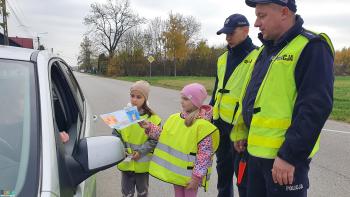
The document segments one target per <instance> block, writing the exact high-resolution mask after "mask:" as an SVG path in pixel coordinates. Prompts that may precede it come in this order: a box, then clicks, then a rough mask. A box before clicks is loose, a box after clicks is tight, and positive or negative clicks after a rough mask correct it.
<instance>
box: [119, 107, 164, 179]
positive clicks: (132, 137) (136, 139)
mask: <svg viewBox="0 0 350 197" xmlns="http://www.w3.org/2000/svg"><path fill="white" fill-rule="evenodd" d="M144 118H145V119H147V120H148V121H149V122H152V123H153V124H155V125H159V124H160V122H161V119H160V117H159V116H158V115H155V114H153V115H152V116H150V117H148V115H143V116H141V119H144ZM118 132H119V134H120V135H121V136H122V139H123V141H124V143H125V145H126V147H127V152H128V153H129V154H131V153H132V152H133V150H137V149H140V148H141V147H142V145H143V144H144V143H145V142H146V141H147V140H148V136H147V135H146V134H145V129H143V128H141V127H140V126H139V125H138V124H133V125H130V126H128V127H126V128H124V129H122V130H120V131H118ZM151 158H152V153H148V154H147V155H145V156H143V157H141V158H140V159H139V160H137V161H134V160H131V161H122V162H121V163H119V164H118V165H117V167H118V169H119V170H121V171H131V172H135V173H146V172H148V169H149V161H150V160H151Z"/></svg>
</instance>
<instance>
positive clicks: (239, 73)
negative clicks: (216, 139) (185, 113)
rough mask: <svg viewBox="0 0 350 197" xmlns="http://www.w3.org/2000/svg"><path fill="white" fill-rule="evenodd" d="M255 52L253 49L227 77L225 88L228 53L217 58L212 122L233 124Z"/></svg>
mask: <svg viewBox="0 0 350 197" xmlns="http://www.w3.org/2000/svg"><path fill="white" fill-rule="evenodd" d="M257 52H258V51H257V50H256V49H254V50H253V51H251V52H250V53H249V54H248V55H247V56H246V57H245V58H244V60H243V61H242V62H241V63H240V64H239V65H238V66H237V67H236V68H235V70H234V71H233V73H232V74H231V76H230V77H229V79H228V81H227V83H226V85H225V87H224V85H223V83H224V78H225V72H226V67H227V66H226V64H227V56H228V51H226V52H225V53H224V54H222V55H221V56H220V57H219V58H218V62H217V77H218V84H217V89H216V92H215V104H214V107H213V119H214V120H217V119H219V118H221V119H222V120H223V121H225V122H227V123H229V124H233V119H234V116H235V113H236V112H237V110H238V107H239V102H238V101H239V97H240V95H241V92H242V86H243V82H244V79H245V77H246V75H247V72H248V68H249V65H250V63H251V62H252V58H253V57H255V54H256V53H257Z"/></svg>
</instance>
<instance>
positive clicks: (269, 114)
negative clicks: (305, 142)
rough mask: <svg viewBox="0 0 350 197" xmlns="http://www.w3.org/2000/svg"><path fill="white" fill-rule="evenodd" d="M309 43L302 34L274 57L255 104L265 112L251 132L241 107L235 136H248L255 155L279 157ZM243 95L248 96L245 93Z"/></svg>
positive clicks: (250, 70) (247, 79)
mask: <svg viewBox="0 0 350 197" xmlns="http://www.w3.org/2000/svg"><path fill="white" fill-rule="evenodd" d="M319 35H320V36H322V37H324V38H325V40H326V41H327V43H328V44H329V45H330V48H331V49H332V48H333V46H332V43H331V42H330V39H329V38H328V36H325V34H319ZM308 42H309V40H308V39H307V38H306V37H305V36H303V35H299V36H297V37H296V38H294V39H293V40H292V41H291V42H290V43H289V44H288V45H287V46H285V47H284V48H283V49H282V50H281V51H280V52H279V53H278V54H277V55H276V56H275V57H274V58H273V59H272V61H271V63H270V66H269V69H268V71H267V73H266V75H265V78H264V80H263V82H262V84H261V86H260V88H259V91H258V94H257V97H256V100H255V103H254V108H260V109H261V111H259V112H258V113H255V114H253V117H252V122H251V125H250V128H249V134H248V132H247V128H246V126H245V124H244V121H243V118H242V109H241V108H240V109H239V110H238V115H237V117H236V118H235V121H234V123H235V127H234V129H233V132H232V133H231V139H233V140H234V141H237V140H239V139H242V138H244V136H246V135H248V152H249V153H250V154H251V155H254V156H256V157H262V158H268V159H273V158H275V157H276V156H277V152H278V150H279V149H280V147H281V146H282V144H283V142H284V140H285V134H286V131H287V129H288V128H289V127H290V125H291V121H292V113H293V110H294V104H295V100H296V97H297V90H296V85H295V78H294V70H295V66H296V64H297V62H298V60H299V56H300V54H301V53H302V50H303V49H304V48H305V46H306V45H307V44H308ZM262 50H263V47H262V48H260V50H259V53H258V54H257V55H256V57H255V58H254V59H255V61H256V59H257V58H258V56H259V54H260V53H261V51H262ZM253 69H254V65H252V66H251V67H250V68H249V71H248V75H247V78H246V80H245V83H244V85H243V87H244V91H243V92H245V91H246V87H247V85H248V84H249V81H250V77H251V75H252V72H253ZM241 98H244V93H243V94H242V96H241ZM240 102H242V100H240ZM319 141H320V137H318V140H317V142H316V144H315V146H314V148H313V150H312V152H311V154H310V156H309V157H310V158H311V157H313V156H314V155H315V154H316V152H317V151H318V149H319Z"/></svg>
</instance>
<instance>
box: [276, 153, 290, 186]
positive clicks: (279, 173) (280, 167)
mask: <svg viewBox="0 0 350 197" xmlns="http://www.w3.org/2000/svg"><path fill="white" fill-rule="evenodd" d="M271 171H272V179H273V182H275V183H278V184H280V185H290V184H292V183H293V180H294V171H295V167H294V166H293V165H291V164H289V163H288V162H286V161H284V160H283V159H281V158H279V157H276V159H275V162H274V163H273V167H272V170H271Z"/></svg>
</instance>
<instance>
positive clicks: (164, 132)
mask: <svg viewBox="0 0 350 197" xmlns="http://www.w3.org/2000/svg"><path fill="white" fill-rule="evenodd" d="M206 97H207V92H206V90H205V88H204V86H203V85H201V84H198V83H192V84H189V85H186V86H185V87H184V88H183V89H182V91H181V106H182V112H181V113H177V114H173V115H171V116H170V117H169V118H168V119H167V121H166V123H165V124H164V126H163V128H160V127H159V126H157V125H154V124H152V123H149V122H146V121H143V122H140V125H141V127H143V128H145V133H146V134H147V135H148V136H149V137H150V138H152V139H157V140H159V141H158V144H157V146H156V148H155V152H154V155H153V157H152V160H151V163H150V171H149V173H150V174H151V175H152V176H154V177H156V178H158V179H160V180H162V181H165V182H168V183H172V184H174V191H175V197H194V196H197V191H198V187H199V186H204V187H205V188H207V180H209V173H208V171H209V169H210V168H211V166H212V156H213V154H214V152H215V151H216V149H217V146H218V143H219V132H218V130H217V128H216V127H215V126H214V125H213V124H211V123H210V120H211V117H212V107H211V106H209V105H203V102H204V100H205V99H206ZM174 157H175V158H176V159H174ZM187 164H190V165H189V166H186V165H187Z"/></svg>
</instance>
